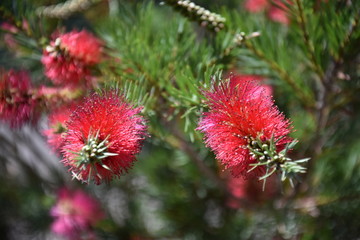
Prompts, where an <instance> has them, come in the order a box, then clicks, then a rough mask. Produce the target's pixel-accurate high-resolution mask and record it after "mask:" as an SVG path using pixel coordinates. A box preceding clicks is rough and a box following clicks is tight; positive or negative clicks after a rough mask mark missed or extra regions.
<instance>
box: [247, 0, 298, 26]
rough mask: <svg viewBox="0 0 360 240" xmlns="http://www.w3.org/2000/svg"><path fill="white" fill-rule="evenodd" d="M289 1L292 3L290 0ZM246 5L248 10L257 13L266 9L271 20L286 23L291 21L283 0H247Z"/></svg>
mask: <svg viewBox="0 0 360 240" xmlns="http://www.w3.org/2000/svg"><path fill="white" fill-rule="evenodd" d="M289 3H291V2H290V1H289ZM244 7H245V9H246V10H247V11H249V12H252V13H257V12H261V11H265V12H266V13H267V16H268V18H269V19H270V20H272V21H274V22H279V23H282V24H285V25H288V24H289V23H290V19H289V16H288V12H287V10H286V9H287V6H286V5H285V4H284V3H283V2H282V1H281V0H272V1H270V0H246V1H245V3H244Z"/></svg>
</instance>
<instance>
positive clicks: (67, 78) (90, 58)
mask: <svg viewBox="0 0 360 240" xmlns="http://www.w3.org/2000/svg"><path fill="white" fill-rule="evenodd" d="M101 47H102V44H101V41H100V40H99V39H97V38H96V37H95V36H94V35H92V34H91V33H88V32H87V31H85V30H83V31H80V32H78V31H72V32H69V33H65V34H60V35H59V36H58V37H57V38H56V40H55V41H51V42H50V45H49V46H47V47H46V48H45V49H44V52H43V57H42V59H41V61H42V63H43V64H44V67H45V75H46V76H47V77H48V78H49V79H50V80H52V81H53V83H54V84H56V85H68V86H77V85H79V83H88V82H89V81H90V80H91V74H90V67H91V66H93V65H95V64H97V63H99V62H100V61H101Z"/></svg>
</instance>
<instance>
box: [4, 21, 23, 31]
mask: <svg viewBox="0 0 360 240" xmlns="http://www.w3.org/2000/svg"><path fill="white" fill-rule="evenodd" d="M0 28H1V29H2V30H4V31H8V32H10V33H18V32H19V29H18V28H17V27H16V26H15V25H14V24H11V23H9V22H3V23H1V24H0Z"/></svg>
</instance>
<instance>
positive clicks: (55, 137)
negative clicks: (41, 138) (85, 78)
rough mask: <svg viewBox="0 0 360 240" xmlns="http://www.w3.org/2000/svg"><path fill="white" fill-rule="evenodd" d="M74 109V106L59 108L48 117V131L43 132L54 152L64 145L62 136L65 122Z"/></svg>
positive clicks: (64, 130)
mask: <svg viewBox="0 0 360 240" xmlns="http://www.w3.org/2000/svg"><path fill="white" fill-rule="evenodd" d="M75 109H76V104H75V103H72V104H68V105H64V106H61V107H60V108H58V109H56V110H55V111H53V112H52V113H50V114H49V117H48V125H49V129H46V130H44V131H43V134H44V135H45V136H46V138H47V142H48V144H49V145H50V146H51V148H52V149H53V150H54V151H59V150H60V149H61V147H62V146H63V144H64V134H65V132H66V130H67V129H66V126H65V122H66V121H67V120H69V117H70V115H71V113H72V112H73V111H74V110H75Z"/></svg>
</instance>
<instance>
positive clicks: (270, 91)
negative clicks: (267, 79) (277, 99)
mask: <svg viewBox="0 0 360 240" xmlns="http://www.w3.org/2000/svg"><path fill="white" fill-rule="evenodd" d="M230 76H232V81H235V82H242V81H245V82H246V81H257V82H258V83H259V84H260V85H261V87H262V88H259V91H263V90H265V92H264V94H265V95H266V96H268V97H271V96H272V94H273V89H272V87H271V86H270V85H268V84H266V83H264V77H262V76H260V75H249V74H236V75H230Z"/></svg>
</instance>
